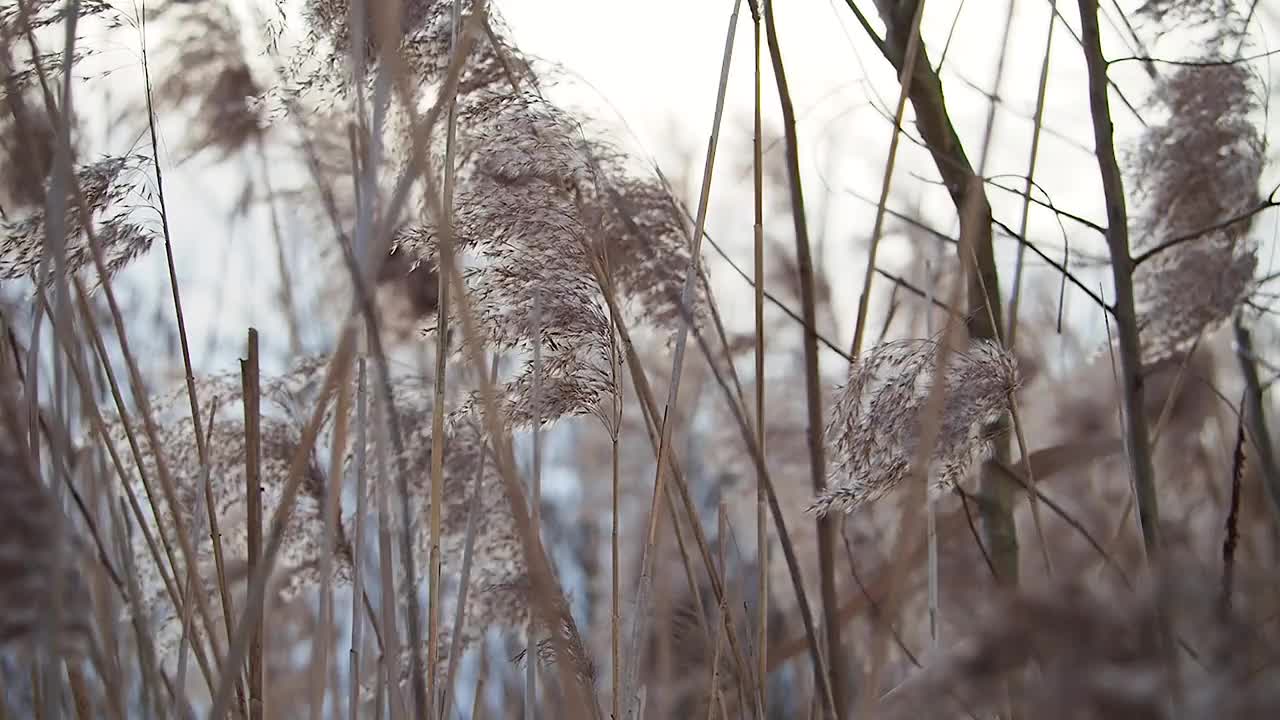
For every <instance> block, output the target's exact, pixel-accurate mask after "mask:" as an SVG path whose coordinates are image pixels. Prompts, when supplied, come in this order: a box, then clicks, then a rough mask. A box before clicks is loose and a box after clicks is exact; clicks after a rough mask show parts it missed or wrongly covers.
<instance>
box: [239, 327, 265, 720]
mask: <svg viewBox="0 0 1280 720" xmlns="http://www.w3.org/2000/svg"><path fill="white" fill-rule="evenodd" d="M246 344H247V351H246V353H245V359H244V360H241V361H240V387H241V391H242V394H243V404H244V463H245V473H244V480H245V502H246V504H247V505H248V508H247V510H248V520H247V522H246V525H247V529H248V539H247V545H248V556H249V557H248V558H247V560H248V568H249V574H250V575H252V574H253V573H254V572H256V571H257V569H258V565H259V563H261V562H262V379H261V374H260V373H261V369H260V367H261V366H260V365H259V360H258V331H257V329H255V328H249V336H248V340H247V343H246ZM250 611H251V613H252V614H251V615H249V622H251V623H254V625H255V627H254V629H253V634H252V636H251V637H250V640H249V720H262V718H263V717H264V713H265V712H266V708H265V707H264V706H263V703H264V701H265V700H264V696H263V690H264V689H265V687H266V663H265V662H264V661H263V647H262V635H263V626H264V621H265V617H264V615H265V613H266V604H265V603H263V604H261V605H258V606H257V607H254V608H251V609H250Z"/></svg>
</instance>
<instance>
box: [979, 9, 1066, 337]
mask: <svg viewBox="0 0 1280 720" xmlns="http://www.w3.org/2000/svg"><path fill="white" fill-rule="evenodd" d="M1009 9H1010V11H1011V12H1012V10H1013V3H1012V2H1010V3H1009ZM1057 9H1058V0H1050V2H1049V29H1048V30H1047V31H1046V32H1045V41H1044V59H1043V60H1041V61H1040V84H1039V85H1038V86H1037V89H1036V110H1035V116H1034V118H1033V120H1032V130H1031V150H1030V152H1029V154H1028V157H1027V179H1026V183H1025V184H1024V185H1023V188H1022V193H1023V197H1022V210H1021V215H1020V218H1019V220H1018V236H1019V237H1024V238H1025V237H1026V236H1027V226H1028V223H1029V221H1030V216H1031V190H1032V185H1033V184H1034V183H1035V175H1036V162H1037V160H1039V158H1040V134H1041V131H1042V130H1044V108H1045V99H1046V97H1047V96H1048V88H1049V57H1050V52H1051V51H1052V50H1053V29H1054V27H1055V26H1056V25H1057V24H1058V18H1057ZM1006 35H1007V31H1006ZM996 97H997V96H996V95H993V96H992V98H991V100H992V108H993V109H994V107H995V100H996ZM1026 250H1027V247H1026V245H1025V244H1023V243H1018V252H1017V258H1016V260H1015V263H1014V271H1013V286H1012V287H1011V288H1010V289H1009V321H1008V325H1007V329H1006V332H1005V337H1006V339H1007V341H1006V342H1007V345H1008V347H1009V349H1010V350H1012V351H1016V350H1017V347H1018V342H1017V340H1018V306H1019V303H1020V302H1021V300H1022V276H1023V273H1024V272H1025V271H1026V265H1025V262H1026Z"/></svg>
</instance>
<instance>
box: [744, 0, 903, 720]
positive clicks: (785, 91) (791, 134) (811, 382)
mask: <svg viewBox="0 0 1280 720" xmlns="http://www.w3.org/2000/svg"><path fill="white" fill-rule="evenodd" d="M763 10H764V20H765V34H766V37H767V39H768V45H769V58H770V60H771V61H772V64H773V76H774V81H775V83H776V84H777V91H778V102H779V104H780V105H781V107H782V117H783V131H784V133H785V138H786V145H785V149H786V157H787V188H788V190H789V197H790V199H791V218H792V227H793V230H794V232H795V247H796V269H797V271H798V273H799V279H800V301H801V305H802V313H803V317H804V327H805V334H804V366H805V397H806V405H807V407H808V447H809V474H810V481H811V484H812V486H813V491H814V493H820V492H822V491H823V490H824V489H825V488H826V473H827V470H826V454H825V447H824V446H823V441H822V427H823V412H822V377H821V374H820V370H819V366H818V338H817V323H818V310H817V300H816V295H815V287H814V273H813V252H812V249H811V247H810V242H809V226H808V221H807V219H806V217H805V206H804V190H803V188H802V185H801V179H800V148H799V138H798V136H797V133H796V117H795V108H794V106H793V104H792V102H791V91H790V89H789V87H788V84H787V74H786V69H785V67H784V65H783V60H782V48H781V46H780V45H779V43H778V32H777V27H776V21H775V20H774V14H773V1H772V0H763ZM894 138H895V140H896V139H897V136H896V135H895V136H894ZM887 182H888V181H887V180H886V186H887ZM869 286H870V284H869V283H868V288H869ZM866 291H867V288H864V292H866ZM761 452H763V445H762V446H761ZM815 522H816V523H817V525H818V573H819V582H820V584H821V588H822V609H823V619H824V622H823V629H824V630H825V632H826V643H827V667H828V672H829V673H830V677H829V679H826V680H825V681H822V682H819V683H818V688H819V691H820V692H822V693H823V694H824V695H827V694H829V695H830V697H828V698H825V701H826V702H827V708H826V709H827V712H828V713H829V714H830V715H831V716H832V717H833V718H835V720H843V718H844V717H845V714H846V712H847V707H848V697H847V694H846V692H845V689H846V685H845V683H843V682H842V681H841V680H842V678H843V677H844V676H845V673H846V670H845V655H844V646H843V644H842V643H841V642H840V624H839V623H837V622H835V616H836V611H837V607H838V603H839V601H838V600H837V598H836V579H835V554H836V543H835V535H836V530H837V527H836V523H835V520H834V518H833V519H830V520H828V519H827V518H825V517H818V518H816V519H815ZM814 670H815V671H818V668H814ZM762 712H763V711H762Z"/></svg>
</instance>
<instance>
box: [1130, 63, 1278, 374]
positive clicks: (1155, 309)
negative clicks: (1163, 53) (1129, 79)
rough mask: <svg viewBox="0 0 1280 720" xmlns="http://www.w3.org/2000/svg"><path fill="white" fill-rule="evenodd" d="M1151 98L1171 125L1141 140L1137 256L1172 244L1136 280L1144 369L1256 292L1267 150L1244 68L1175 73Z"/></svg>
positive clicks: (1135, 168) (1136, 179) (1135, 164)
mask: <svg viewBox="0 0 1280 720" xmlns="http://www.w3.org/2000/svg"><path fill="white" fill-rule="evenodd" d="M1157 98H1158V100H1159V102H1160V104H1161V105H1162V106H1163V108H1164V110H1165V111H1166V112H1167V118H1166V120H1165V121H1164V122H1163V123H1160V124H1153V125H1152V126H1150V127H1149V128H1147V130H1146V131H1145V132H1144V134H1143V136H1142V138H1141V141H1140V142H1139V144H1138V146H1137V147H1136V149H1135V151H1134V152H1133V154H1132V158H1131V162H1130V167H1131V169H1132V170H1131V175H1132V177H1133V189H1134V192H1135V195H1136V197H1137V199H1138V211H1137V212H1136V213H1135V214H1134V220H1133V222H1134V224H1135V226H1136V227H1135V233H1134V235H1135V237H1136V242H1135V249H1136V250H1137V251H1138V252H1139V253H1140V252H1143V251H1146V250H1150V249H1152V248H1156V247H1160V246H1161V244H1162V243H1171V242H1175V243H1176V244H1173V245H1171V246H1169V247H1166V248H1164V249H1161V250H1160V251H1159V252H1157V253H1156V254H1154V255H1152V256H1151V257H1150V258H1149V259H1148V260H1146V261H1145V262H1143V263H1142V264H1140V265H1139V266H1138V267H1137V268H1136V270H1135V272H1134V291H1135V295H1136V298H1135V301H1136V305H1137V311H1138V323H1139V327H1140V329H1141V334H1142V335H1141V336H1142V343H1143V355H1144V357H1143V360H1144V362H1146V363H1147V364H1151V363H1154V362H1158V361H1160V360H1161V359H1164V358H1167V357H1170V356H1172V355H1176V354H1181V353H1182V352H1185V351H1186V349H1187V348H1188V347H1190V345H1191V344H1192V343H1193V342H1194V341H1195V339H1196V338H1197V337H1199V336H1200V334H1201V333H1202V332H1205V331H1208V330H1212V329H1214V328H1215V327H1216V326H1217V325H1218V324H1220V323H1221V322H1222V321H1224V320H1225V319H1227V318H1228V317H1230V316H1231V313H1232V311H1234V310H1235V308H1236V306H1237V305H1239V304H1240V302H1241V301H1243V300H1244V299H1245V298H1246V297H1247V296H1248V294H1249V292H1250V291H1251V290H1252V288H1253V281H1254V271H1255V270H1256V268H1257V264H1258V258H1257V245H1256V243H1255V242H1253V241H1251V240H1250V239H1249V237H1248V231H1249V225H1250V222H1251V220H1250V219H1249V218H1247V217H1246V218H1245V219H1242V220H1239V221H1237V222H1231V221H1232V220H1235V219H1237V218H1242V217H1245V216H1246V215H1247V214H1248V212H1249V211H1251V210H1252V209H1254V208H1255V207H1256V206H1257V205H1258V201H1259V198H1258V179H1259V177H1260V175H1261V173H1262V164H1263V153H1264V149H1265V143H1264V141H1263V139H1262V137H1261V135H1260V133H1259V130H1258V127H1257V125H1256V124H1255V121H1254V118H1253V117H1251V115H1252V114H1253V113H1254V111H1255V110H1257V109H1258V108H1259V104H1260V99H1259V96H1258V94H1257V91H1256V88H1255V79H1254V76H1253V74H1252V71H1251V70H1250V69H1249V68H1248V67H1247V66H1245V65H1243V64H1225V65H1208V66H1187V67H1179V68H1175V69H1174V70H1172V71H1171V72H1170V73H1169V74H1167V75H1165V76H1164V77H1163V78H1162V80H1161V83H1160V86H1159V88H1158V90H1157Z"/></svg>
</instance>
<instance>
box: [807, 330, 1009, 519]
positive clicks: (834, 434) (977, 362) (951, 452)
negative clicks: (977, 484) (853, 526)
mask: <svg viewBox="0 0 1280 720" xmlns="http://www.w3.org/2000/svg"><path fill="white" fill-rule="evenodd" d="M939 350H940V345H939V343H938V341H936V340H932V339H928V340H900V341H894V342H888V343H884V344H882V345H879V346H877V347H875V348H873V349H872V350H870V351H868V352H867V353H866V354H864V355H863V356H862V357H860V358H858V359H857V360H856V361H855V362H854V363H852V364H851V366H850V368H849V380H848V382H846V383H845V385H844V387H843V388H842V389H841V391H840V393H839V395H838V397H837V399H836V402H835V405H834V407H833V409H832V417H831V420H830V422H829V423H828V425H827V438H828V442H829V443H831V446H832V448H833V450H834V452H833V454H832V463H831V467H832V470H831V473H830V481H829V485H828V489H827V491H826V492H824V493H822V494H821V495H819V496H818V497H817V498H816V499H815V500H814V502H813V504H812V505H810V506H809V512H811V513H816V514H820V515H825V514H826V513H828V512H831V511H832V510H841V511H844V512H852V511H853V510H855V509H857V508H858V507H859V506H861V505H864V504H866V503H869V502H873V501H875V500H877V499H879V498H881V497H883V496H884V495H886V494H888V493H889V492H890V491H892V490H893V489H894V488H895V487H897V486H898V485H899V484H901V482H902V481H903V480H905V479H906V478H907V477H908V475H909V474H910V471H911V463H912V459H913V458H914V457H915V454H916V453H917V452H918V450H917V447H916V446H917V444H918V442H919V433H920V423H921V422H922V417H921V414H922V413H923V412H924V409H925V407H926V405H927V403H928V399H929V396H930V394H931V393H932V392H933V385H934V375H935V372H934V371H935V369H936V367H937V362H938V353H939ZM942 380H943V388H941V390H942V392H944V393H945V405H944V408H943V411H942V417H941V426H940V429H939V433H938V438H937V442H936V445H935V447H934V449H933V452H932V454H931V455H930V457H931V460H930V466H929V468H928V476H929V478H930V480H931V481H932V483H933V484H935V485H937V486H939V487H950V486H955V485H956V484H958V483H959V482H960V481H961V480H962V479H963V478H964V475H965V473H966V472H967V471H968V469H969V466H970V464H971V463H972V462H973V461H974V460H975V459H977V458H978V457H980V456H982V455H983V454H984V453H985V452H987V451H988V449H989V447H990V445H991V442H992V440H993V439H994V437H995V435H994V433H996V432H999V431H1000V428H999V427H998V426H994V425H993V424H994V423H995V422H996V421H997V420H998V419H999V418H1000V416H1001V415H1002V414H1003V413H1004V412H1005V411H1006V410H1007V408H1008V404H1009V398H1010V394H1011V393H1013V392H1014V391H1015V390H1017V388H1018V385H1019V380H1018V371H1017V366H1016V363H1015V361H1014V358H1013V356H1012V355H1011V354H1010V353H1008V352H1007V351H1005V350H1003V349H1001V348H1000V347H999V346H998V345H996V344H994V343H991V342H987V341H975V342H973V343H972V344H971V345H970V346H969V347H968V348H967V349H965V350H964V351H963V352H952V353H949V354H948V358H947V366H946V369H945V371H944V372H943V373H942Z"/></svg>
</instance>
